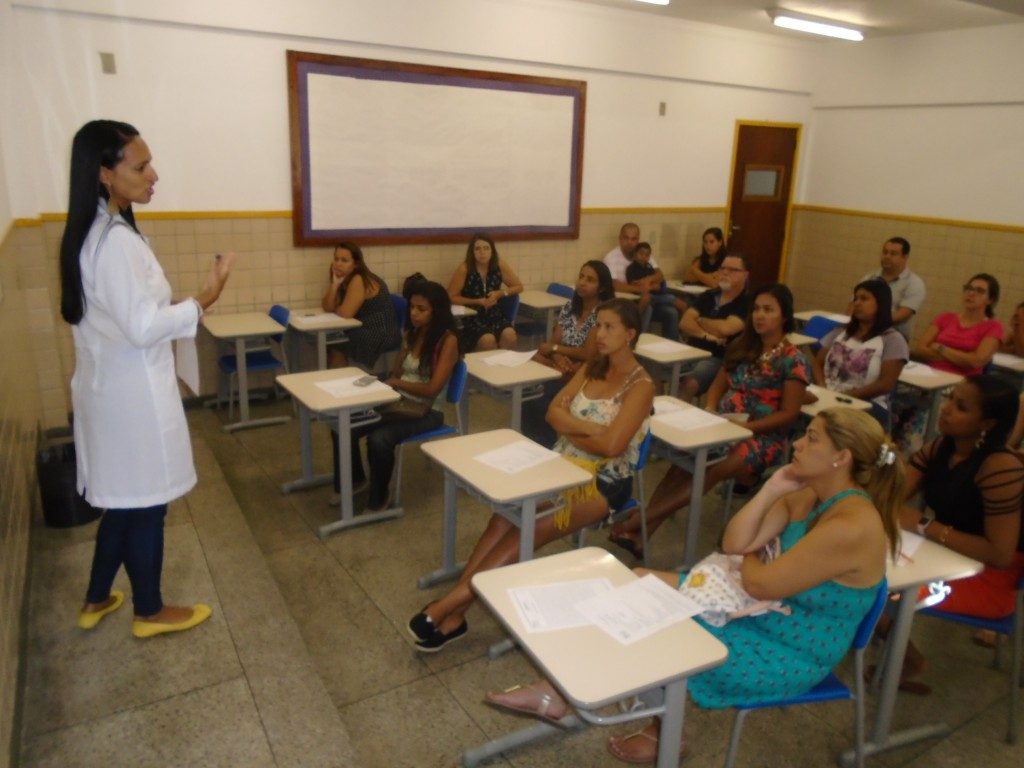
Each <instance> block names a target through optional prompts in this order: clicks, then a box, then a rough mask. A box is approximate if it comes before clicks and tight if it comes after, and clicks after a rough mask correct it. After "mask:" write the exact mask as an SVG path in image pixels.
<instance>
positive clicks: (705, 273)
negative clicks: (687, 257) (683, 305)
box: [683, 227, 728, 288]
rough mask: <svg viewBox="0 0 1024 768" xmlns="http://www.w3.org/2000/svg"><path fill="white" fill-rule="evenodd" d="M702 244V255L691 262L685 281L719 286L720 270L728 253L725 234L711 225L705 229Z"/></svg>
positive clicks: (712, 286)
mask: <svg viewBox="0 0 1024 768" xmlns="http://www.w3.org/2000/svg"><path fill="white" fill-rule="evenodd" d="M701 244H702V247H701V251H700V255H699V256H698V257H697V258H695V259H694V260H693V261H692V262H691V263H690V266H689V268H687V270H686V275H685V276H684V277H683V281H684V282H687V283H700V284H701V285H706V286H707V287H708V288H717V287H718V270H719V269H721V267H722V260H723V259H724V258H725V257H726V256H727V255H728V252H727V251H726V249H725V236H724V235H723V234H722V230H721V229H719V228H718V227H710V228H708V229H705V230H704V234H703V236H702V237H701Z"/></svg>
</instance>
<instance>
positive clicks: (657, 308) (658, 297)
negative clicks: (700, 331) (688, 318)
mask: <svg viewBox="0 0 1024 768" xmlns="http://www.w3.org/2000/svg"><path fill="white" fill-rule="evenodd" d="M648 309H650V311H651V319H652V320H657V321H658V322H659V323H661V335H662V336H664V337H665V338H666V339H671V340H672V341H679V310H678V309H676V297H675V296H673V295H672V294H671V293H652V294H651V306H650V307H649V308H648Z"/></svg>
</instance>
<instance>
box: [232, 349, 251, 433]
mask: <svg viewBox="0 0 1024 768" xmlns="http://www.w3.org/2000/svg"><path fill="white" fill-rule="evenodd" d="M235 367H236V368H237V369H238V413H239V415H240V418H239V421H243V422H244V421H248V420H249V371H248V366H247V365H246V359H245V339H241V338H239V339H235Z"/></svg>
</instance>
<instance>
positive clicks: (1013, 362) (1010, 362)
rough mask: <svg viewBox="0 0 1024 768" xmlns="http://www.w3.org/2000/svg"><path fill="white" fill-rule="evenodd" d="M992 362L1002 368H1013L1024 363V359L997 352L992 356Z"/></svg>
mask: <svg viewBox="0 0 1024 768" xmlns="http://www.w3.org/2000/svg"><path fill="white" fill-rule="evenodd" d="M992 362H993V363H995V364H996V365H998V366H1000V367H1002V368H1013V367H1014V366H1017V365H1020V364H1021V363H1024V358H1020V357H1017V356H1016V355H1011V354H1009V353H1007V352H996V353H995V354H994V355H992Z"/></svg>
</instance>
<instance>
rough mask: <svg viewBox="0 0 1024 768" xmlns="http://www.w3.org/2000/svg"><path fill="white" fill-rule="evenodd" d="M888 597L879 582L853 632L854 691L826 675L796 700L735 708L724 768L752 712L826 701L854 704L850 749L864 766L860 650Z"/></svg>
mask: <svg viewBox="0 0 1024 768" xmlns="http://www.w3.org/2000/svg"><path fill="white" fill-rule="evenodd" d="M888 595H889V589H888V584H887V583H886V580H885V579H882V583H881V584H880V585H879V587H878V591H877V592H876V594H875V601H874V603H873V604H872V605H871V610H869V611H868V612H867V615H865V616H864V618H863V619H861V621H860V624H859V625H858V626H857V631H856V632H855V633H854V635H853V643H852V644H851V646H850V647H851V648H852V650H853V679H854V688H855V690H854V691H851V690H850V689H849V688H848V687H847V686H846V684H845V683H843V681H842V680H840V679H839V678H838V677H836V676H835V673H833V672H829V674H828V676H827V677H826V678H825V679H824V680H822V681H821V682H820V683H818V684H817V685H816V686H814V687H813V688H811V690H809V691H806V692H805V693H801V694H799V695H797V696H791V697H789V698H786V699H777V700H775V701H766V702H764V703H761V704H750V705H744V706H740V707H736V720H735V722H734V723H733V727H732V736H731V737H730V739H729V752H728V753H727V754H726V757H725V768H732V766H733V764H734V763H735V762H736V753H737V751H738V750H739V745H740V733H741V731H742V730H743V721H744V720H745V719H746V716H747V714H749V713H750V712H753V711H754V710H756V709H768V708H769V707H789V706H792V705H794V704H818V703H822V702H827V701H849V700H851V699H852V700H853V704H854V717H855V723H854V739H855V742H856V743H855V744H854V748H855V750H856V755H857V760H856V763H855V764H856V766H857V768H862V767H863V765H864V698H865V696H864V686H865V684H864V648H865V646H867V644H868V642H869V641H870V640H871V634H872V633H873V632H874V631H875V624H876V623H878V617H879V615H880V614H881V613H882V608H884V607H885V602H886V599H887V598H888Z"/></svg>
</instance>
